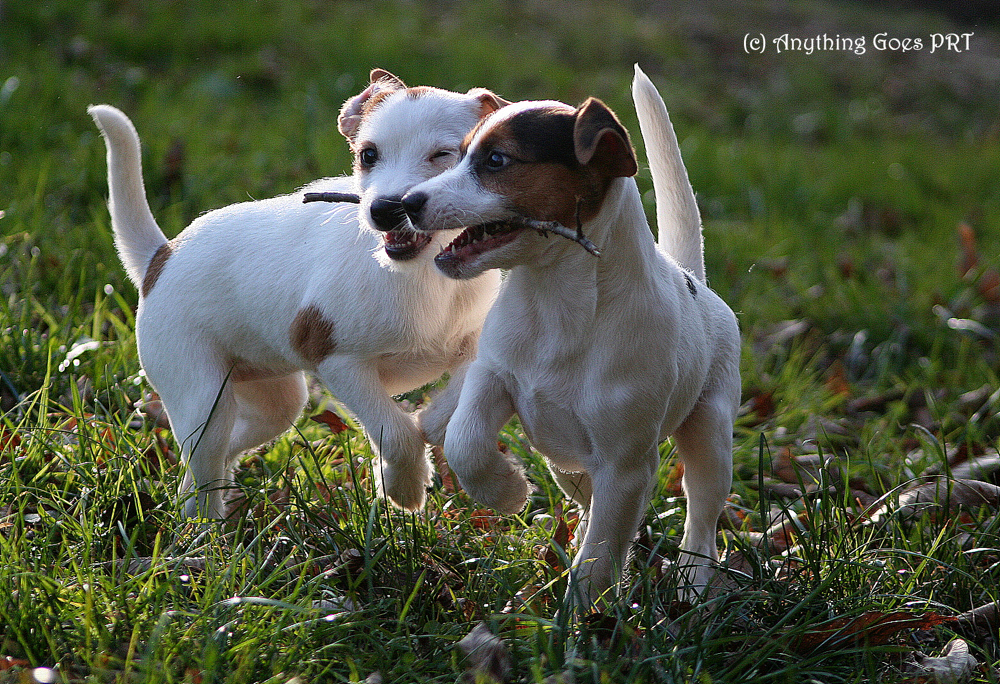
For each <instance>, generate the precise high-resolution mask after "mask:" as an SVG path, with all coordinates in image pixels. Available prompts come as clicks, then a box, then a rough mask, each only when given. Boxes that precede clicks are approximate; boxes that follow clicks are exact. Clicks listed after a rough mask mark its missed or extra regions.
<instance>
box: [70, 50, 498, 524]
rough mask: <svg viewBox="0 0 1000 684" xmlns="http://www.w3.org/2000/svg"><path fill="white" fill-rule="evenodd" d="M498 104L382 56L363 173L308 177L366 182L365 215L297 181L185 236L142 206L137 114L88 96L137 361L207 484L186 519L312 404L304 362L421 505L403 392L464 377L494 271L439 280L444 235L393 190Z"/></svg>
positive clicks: (190, 483) (399, 485) (371, 89)
mask: <svg viewBox="0 0 1000 684" xmlns="http://www.w3.org/2000/svg"><path fill="white" fill-rule="evenodd" d="M503 104H506V103H505V102H504V101H503V100H501V99H499V98H498V97H497V96H495V95H494V94H492V93H490V92H488V91H485V90H482V89H476V90H472V91H469V93H467V94H459V93H452V92H448V91H444V90H438V89H435V88H406V86H405V85H404V84H403V83H402V81H400V80H399V79H398V78H396V77H395V76H392V75H391V74H389V73H387V72H385V71H382V70H374V71H373V72H372V74H371V84H370V85H369V86H368V87H367V88H366V89H365V90H364V92H362V93H361V94H360V95H358V96H356V97H354V98H352V99H350V100H348V101H347V103H345V105H344V107H343V109H342V111H341V114H340V118H339V128H340V130H341V132H342V133H343V134H344V135H345V136H346V137H347V139H348V140H349V142H350V144H351V147H352V149H353V151H354V155H355V174H354V176H353V177H350V178H348V177H345V178H327V179H323V180H319V181H316V182H314V183H312V184H311V185H309V186H308V187H307V188H305V189H306V190H309V191H315V192H325V191H341V192H354V193H357V194H358V195H360V211H359V210H358V208H356V207H353V206H349V205H339V206H333V207H331V205H329V204H321V203H311V204H304V203H303V196H302V194H301V193H296V194H293V195H286V196H283V197H276V198H274V199H268V200H261V201H257V202H245V203H241V204H234V205H232V206H228V207H225V208H223V209H219V210H216V211H212V212H209V213H207V214H205V215H203V216H201V217H199V218H198V219H196V220H195V221H194V222H193V223H192V224H191V225H190V226H188V227H187V228H186V229H185V230H184V231H183V232H182V233H181V234H180V235H178V236H177V237H176V238H174V239H173V240H167V238H166V237H165V236H164V235H163V233H162V232H161V230H160V228H159V227H158V226H157V224H156V221H155V219H154V218H153V216H152V213H151V212H150V210H149V205H148V204H147V202H146V197H145V192H144V189H143V182H142V173H141V168H140V151H139V138H138V136H137V135H136V132H135V128H134V127H133V126H132V123H131V122H130V121H129V120H128V118H127V117H126V116H125V115H124V114H122V113H121V112H120V111H118V110H117V109H115V108H113V107H110V106H107V105H99V106H93V107H90V109H89V110H88V111H89V112H90V114H91V115H92V116H93V117H94V119H95V121H96V122H97V125H98V127H99V128H100V129H101V132H102V133H103V135H104V137H105V139H106V141H107V146H108V185H109V187H110V196H111V199H110V209H111V222H112V226H113V227H114V231H115V243H116V245H117V248H118V252H119V255H120V256H121V259H122V262H123V263H124V265H125V269H126V270H127V271H128V275H129V277H130V278H131V279H132V281H133V282H134V283H135V284H136V286H137V287H138V288H139V292H140V299H139V311H138V314H137V317H136V338H137V343H138V349H139V358H140V360H141V362H142V367H143V369H144V370H145V372H146V377H147V378H148V379H149V381H150V383H151V384H152V385H153V387H154V388H155V389H156V391H157V392H158V393H159V395H160V398H161V400H162V401H163V405H164V407H165V408H166V411H167V414H168V416H169V419H170V425H171V428H172V431H173V434H174V437H175V439H176V440H177V441H178V443H179V444H180V446H181V451H182V458H183V461H184V462H185V463H186V465H187V472H186V474H185V476H184V479H183V482H182V483H181V487H180V493H181V494H182V495H185V494H190V493H192V492H194V491H197V496H191V497H189V498H188V500H187V502H186V505H185V512H186V513H187V515H189V516H194V515H205V516H211V517H221V516H222V515H223V513H224V507H223V496H222V494H223V491H222V490H223V489H224V488H225V487H226V486H227V485H228V484H230V483H231V481H232V473H231V468H232V465H233V462H234V459H235V457H236V456H237V455H238V454H239V453H240V452H242V451H244V450H246V449H249V448H252V447H254V446H257V445H258V444H262V443H263V442H266V441H267V440H270V439H272V438H274V437H276V436H277V435H279V434H281V433H282V432H283V431H284V430H286V429H287V428H288V427H290V426H291V425H292V423H293V422H294V421H295V420H296V418H297V417H298V416H299V414H300V412H301V411H302V407H303V405H304V404H305V401H306V397H307V395H306V383H305V378H304V376H303V372H302V371H303V370H308V371H311V372H313V373H315V374H316V375H317V376H318V377H319V378H320V379H321V380H322V381H323V383H324V384H325V385H326V387H327V388H328V389H329V390H330V391H331V392H332V393H333V395H334V396H335V397H336V398H337V399H338V400H340V401H341V402H342V403H343V404H344V405H345V406H346V407H347V408H348V409H349V410H350V411H352V412H353V413H354V415H355V416H357V418H358V420H359V421H360V422H361V424H362V425H363V426H364V428H365V431H366V433H367V435H368V437H369V439H370V440H371V442H372V445H373V447H374V448H375V449H376V451H377V452H378V453H379V454H380V456H381V463H380V464H379V465H380V468H379V470H380V471H381V475H382V479H381V486H382V488H383V490H384V492H385V494H387V495H388V496H389V497H390V498H391V499H392V500H393V501H395V502H396V503H397V504H398V505H400V506H402V507H404V508H407V509H414V508H417V507H419V506H421V505H422V504H423V502H424V496H425V488H426V486H427V484H428V482H429V479H430V472H431V471H430V465H429V463H428V460H427V456H426V453H425V444H424V441H423V439H422V437H421V434H420V432H419V431H418V429H417V427H416V424H415V422H414V420H413V419H412V418H411V417H410V416H408V415H407V414H406V413H404V412H403V411H402V410H401V409H400V408H399V407H398V406H397V405H396V403H395V402H394V401H393V400H392V395H394V394H398V393H401V392H405V391H408V390H411V389H413V388H415V387H419V386H420V385H422V384H424V383H427V382H430V381H432V380H434V379H436V378H438V377H440V376H441V375H442V374H443V373H444V372H446V371H454V372H455V374H456V376H458V377H459V378H460V376H461V373H462V370H463V368H462V367H463V364H467V363H468V361H471V359H472V358H473V357H474V355H475V350H476V346H477V341H478V337H479V332H480V330H481V328H482V323H483V320H484V318H485V316H486V312H487V310H488V309H489V306H490V304H491V303H492V302H493V300H494V298H495V295H496V290H497V287H498V285H499V276H498V275H497V274H492V275H489V276H487V277H484V278H476V279H475V280H471V281H468V282H463V283H459V282H456V281H453V280H449V279H447V278H444V277H442V276H441V274H440V273H438V272H437V269H435V268H434V265H433V263H432V258H433V255H434V254H435V253H436V252H437V251H438V250H439V249H440V248H441V246H442V245H443V244H444V242H439V244H436V245H435V246H434V248H433V249H428V247H430V246H431V245H430V243H431V240H430V239H429V238H428V237H427V236H420V235H417V234H415V233H413V231H412V229H411V228H410V227H409V226H408V225H407V221H406V217H405V214H403V212H402V211H401V210H400V209H399V204H398V199H399V197H400V196H401V195H402V194H403V193H405V192H406V191H407V190H408V189H409V188H410V187H411V186H413V185H415V184H417V183H419V182H420V181H423V180H426V179H428V178H430V177H432V176H435V175H437V174H438V173H440V172H442V171H443V170H445V169H446V168H448V167H450V166H452V165H453V164H454V163H455V162H456V161H457V159H458V155H459V145H460V143H461V141H462V139H463V137H464V136H465V135H466V134H467V133H468V132H469V131H470V129H472V127H473V126H474V125H475V124H476V123H477V122H478V121H479V120H480V119H481V118H482V117H483V116H485V115H487V114H489V113H491V112H493V111H495V110H497V109H498V108H499V107H501V106H502V105H503ZM369 216H370V217H371V223H373V224H374V226H375V227H377V228H379V229H381V230H384V231H386V232H385V233H384V234H381V235H380V234H379V233H377V232H376V231H375V230H371V229H370V225H369Z"/></svg>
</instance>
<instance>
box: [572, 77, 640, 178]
mask: <svg viewBox="0 0 1000 684" xmlns="http://www.w3.org/2000/svg"><path fill="white" fill-rule="evenodd" d="M573 147H574V151H575V152H576V159H577V161H579V162H580V163H581V164H583V165H584V166H588V165H590V166H596V167H598V168H600V169H601V170H602V171H603V172H604V173H605V174H606V175H607V176H608V177H609V178H618V177H620V176H634V175H635V173H636V171H638V170H639V164H638V162H637V161H636V158H635V150H633V149H632V142H631V140H630V139H629V137H628V131H627V130H625V127H624V126H622V124H621V122H620V121H618V117H616V116H615V113H614V112H612V111H611V110H610V109H609V108H608V106H607V105H606V104H604V103H603V102H601V101H600V100H598V99H597V98H593V97H591V98H588V99H587V101H586V102H584V103H583V104H582V105H580V108H579V109H577V110H576V121H575V122H574V124H573Z"/></svg>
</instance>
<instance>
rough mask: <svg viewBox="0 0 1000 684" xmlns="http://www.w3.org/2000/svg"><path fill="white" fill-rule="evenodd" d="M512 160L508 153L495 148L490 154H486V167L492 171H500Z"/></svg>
mask: <svg viewBox="0 0 1000 684" xmlns="http://www.w3.org/2000/svg"><path fill="white" fill-rule="evenodd" d="M508 161H510V160H509V158H508V157H507V155H505V154H503V153H502V152H498V151H496V150H493V151H492V152H490V153H489V154H488V155H486V168H488V169H489V170H490V171H498V170H499V169H502V168H503V167H505V166H507V162H508Z"/></svg>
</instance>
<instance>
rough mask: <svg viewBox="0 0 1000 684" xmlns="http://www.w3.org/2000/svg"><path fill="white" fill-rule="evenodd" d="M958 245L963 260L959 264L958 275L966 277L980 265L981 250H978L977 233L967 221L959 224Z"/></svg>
mask: <svg viewBox="0 0 1000 684" xmlns="http://www.w3.org/2000/svg"><path fill="white" fill-rule="evenodd" d="M957 232H958V244H959V247H960V248H961V250H962V258H961V261H959V263H958V275H959V276H961V277H963V278H964V277H965V276H967V275H969V272H970V271H972V270H973V269H974V268H976V266H978V265H979V250H978V249H976V233H975V231H974V230H972V226H970V225H969V224H968V223H966V222H965V221H962V222H961V223H959V224H958V227H957Z"/></svg>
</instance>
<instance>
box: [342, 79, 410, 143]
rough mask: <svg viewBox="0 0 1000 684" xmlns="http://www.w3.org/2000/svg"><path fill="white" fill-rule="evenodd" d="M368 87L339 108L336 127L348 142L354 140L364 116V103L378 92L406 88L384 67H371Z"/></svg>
mask: <svg viewBox="0 0 1000 684" xmlns="http://www.w3.org/2000/svg"><path fill="white" fill-rule="evenodd" d="M368 78H369V81H370V83H369V84H368V87H367V88H365V89H364V90H362V91H361V92H360V93H359V94H357V95H355V96H354V97H352V98H351V99H349V100H348V101H347V102H345V103H344V106H343V107H341V108H340V116H339V117H337V129H338V130H339V131H340V133H341V135H343V136H344V137H345V138H347V140H348V141H349V142H352V143H353V142H354V139H355V137H357V134H358V128H359V127H360V126H361V119H362V117H363V116H364V108H365V104H366V103H367V102H368V101H369V100H370V99H371V98H372V97H373V96H374V95H376V94H378V93H387V92H392V91H395V90H401V89H404V88H406V84H405V83H403V81H402V80H401V79H399V78H397V77H396V76H393V75H392V74H390V73H389V72H388V71H386V70H385V69H372V71H371V74H369V76H368Z"/></svg>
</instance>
